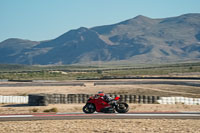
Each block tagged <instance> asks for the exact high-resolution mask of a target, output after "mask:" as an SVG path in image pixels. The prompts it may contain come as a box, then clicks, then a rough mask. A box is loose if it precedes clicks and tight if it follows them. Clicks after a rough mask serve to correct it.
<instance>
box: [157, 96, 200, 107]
mask: <svg viewBox="0 0 200 133" xmlns="http://www.w3.org/2000/svg"><path fill="white" fill-rule="evenodd" d="M157 102H158V103H160V104H177V103H181V104H186V105H200V98H188V97H161V98H160V99H159V100H157Z"/></svg>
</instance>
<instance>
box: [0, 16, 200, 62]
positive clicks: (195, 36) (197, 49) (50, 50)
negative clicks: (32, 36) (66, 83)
mask: <svg viewBox="0 0 200 133" xmlns="http://www.w3.org/2000/svg"><path fill="white" fill-rule="evenodd" d="M185 61H200V13H190V14H184V15H181V16H176V17H170V18H159V19H152V18H149V17H145V16H142V15H139V16H137V17H134V18H132V19H129V20H126V21H123V22H120V23H116V24H112V25H104V26H97V27H92V28H86V27H80V28H78V29H75V30H70V31H68V32H66V33H64V34H63V35H61V36H59V37H57V38H55V39H52V40H47V41H30V40H23V39H17V38H9V39H7V40H5V41H3V42H1V43H0V63H1V64H30V65H36V64H40V65H49V64H76V63H91V62H93V63H95V62H126V63H127V62H129V63H172V62H185Z"/></svg>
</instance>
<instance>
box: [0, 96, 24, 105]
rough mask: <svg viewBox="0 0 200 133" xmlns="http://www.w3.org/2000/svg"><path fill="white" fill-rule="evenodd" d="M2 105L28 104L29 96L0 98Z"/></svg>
mask: <svg viewBox="0 0 200 133" xmlns="http://www.w3.org/2000/svg"><path fill="white" fill-rule="evenodd" d="M0 103H9V104H11V103H28V96H0Z"/></svg>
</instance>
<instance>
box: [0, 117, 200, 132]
mask: <svg viewBox="0 0 200 133" xmlns="http://www.w3.org/2000/svg"><path fill="white" fill-rule="evenodd" d="M0 127H1V128H0V132H1V133H27V132H35V133H36V132H37V133H41V132H45V133H64V132H65V133H93V132H99V133H107V132H112V133H199V132H200V120H175V119H155V120H153V119H122V120H117V119H114V120H112V119H106V120H101V119H100V120H93V119H91V120H44V121H18V122H15V121H11V122H0Z"/></svg>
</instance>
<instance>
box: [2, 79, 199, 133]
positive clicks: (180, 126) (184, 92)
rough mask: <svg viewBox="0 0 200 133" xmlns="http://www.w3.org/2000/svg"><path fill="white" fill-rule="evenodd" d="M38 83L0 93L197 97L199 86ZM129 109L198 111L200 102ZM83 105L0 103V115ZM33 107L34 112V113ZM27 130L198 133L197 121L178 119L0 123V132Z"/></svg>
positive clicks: (79, 108)
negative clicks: (45, 84) (43, 84)
mask: <svg viewBox="0 0 200 133" xmlns="http://www.w3.org/2000/svg"><path fill="white" fill-rule="evenodd" d="M85 85H86V86H42V87H39V86H37V87H34V86H29V87H0V95H27V94H30V93H49V94H52V93H63V94H70V93H74V94H76V93H87V94H95V93H97V92H98V91H99V90H103V91H104V92H105V93H117V94H135V95H159V96H188V97H200V88H199V87H189V86H180V85H114V86H113V85H102V86H94V85H93V82H85ZM129 105H130V110H129V112H164V111H169V112H176V111H178V112H181V111H200V105H183V104H175V105H160V104H129ZM83 106H84V104H50V105H48V106H40V107H39V106H27V105H9V104H0V114H28V113H43V111H44V110H46V109H51V108H57V109H58V112H61V113H62V112H82V107H83ZM34 110H35V111H36V112H34ZM8 132H10V133H12V132H13V133H19V132H21V133H27V132H46V133H47V132H48V133H62V132H69V133H74V132H79V133H90V132H102V133H106V132H113V133H132V132H134V133H144V132H148V133H169V132H170V133H190V132H191V133H199V132H200V120H190V119H186V120H180V119H120V120H118V119H106V120H104V119H99V120H92V119H91V120H41V121H17V122H16V121H7V122H0V133H8Z"/></svg>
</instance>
